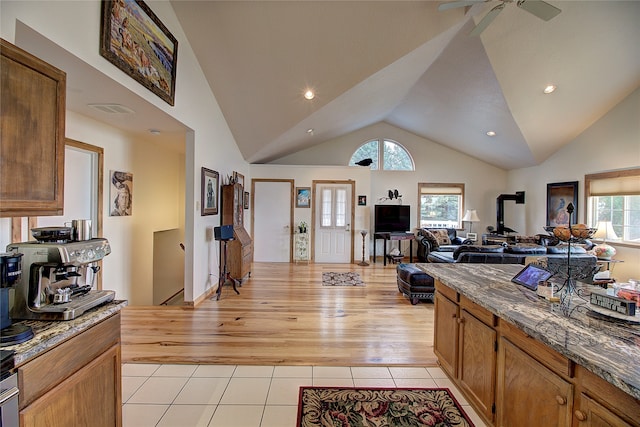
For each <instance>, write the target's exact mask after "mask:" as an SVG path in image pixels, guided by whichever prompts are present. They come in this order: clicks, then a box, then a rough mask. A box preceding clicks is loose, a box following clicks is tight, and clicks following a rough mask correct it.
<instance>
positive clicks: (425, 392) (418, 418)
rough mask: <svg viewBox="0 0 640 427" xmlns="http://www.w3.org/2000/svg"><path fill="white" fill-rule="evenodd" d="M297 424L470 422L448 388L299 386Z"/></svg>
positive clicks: (396, 426) (361, 426)
mask: <svg viewBox="0 0 640 427" xmlns="http://www.w3.org/2000/svg"><path fill="white" fill-rule="evenodd" d="M297 420H298V424H297V426H298V427H310V426H350V427H377V426H380V427H382V426H385V427H409V426H436V427H445V426H446V427H449V426H456V427H458V426H461V427H462V426H471V427H473V426H474V424H473V423H472V422H471V421H470V420H469V418H468V417H467V414H466V413H465V412H464V410H463V409H462V407H461V406H460V404H459V403H458V401H457V400H456V399H455V397H453V395H452V394H451V392H450V391H449V389H447V388H352V387H300V398H299V400H298V418H297Z"/></svg>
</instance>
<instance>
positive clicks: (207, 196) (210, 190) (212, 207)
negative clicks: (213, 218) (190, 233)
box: [200, 167, 220, 216]
mask: <svg viewBox="0 0 640 427" xmlns="http://www.w3.org/2000/svg"><path fill="white" fill-rule="evenodd" d="M201 175H202V177H201V191H202V193H201V198H200V200H201V202H200V203H201V205H202V207H201V212H200V215H201V216H204V215H217V214H218V189H219V180H220V174H218V172H216V171H213V170H211V169H207V168H205V167H203V168H202V172H201Z"/></svg>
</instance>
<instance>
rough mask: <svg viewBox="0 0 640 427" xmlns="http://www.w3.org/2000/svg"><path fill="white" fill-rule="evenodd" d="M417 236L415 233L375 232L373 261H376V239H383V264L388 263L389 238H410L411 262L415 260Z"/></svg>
mask: <svg viewBox="0 0 640 427" xmlns="http://www.w3.org/2000/svg"><path fill="white" fill-rule="evenodd" d="M415 238H416V236H414V234H413V233H374V234H373V262H376V240H378V239H382V240H383V241H384V243H383V249H382V259H383V263H384V264H383V265H387V240H408V241H409V262H413V240H414V239H415Z"/></svg>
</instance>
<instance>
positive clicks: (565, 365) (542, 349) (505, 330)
mask: <svg viewBox="0 0 640 427" xmlns="http://www.w3.org/2000/svg"><path fill="white" fill-rule="evenodd" d="M500 332H501V333H502V335H504V336H506V337H507V338H509V340H510V341H511V342H512V343H514V344H516V345H517V346H518V347H520V349H522V350H523V351H524V352H526V353H528V354H529V355H530V356H532V357H533V358H534V359H536V360H537V361H538V362H540V363H542V364H543V365H545V366H547V367H548V368H550V369H551V370H553V371H554V372H555V373H557V374H560V375H564V376H565V377H571V376H572V375H573V363H572V362H571V361H570V360H569V359H568V358H566V357H564V356H563V355H561V354H559V353H557V352H556V351H554V350H552V349H551V348H549V347H547V346H546V345H544V344H542V343H541V342H539V341H537V340H536V339H534V338H532V337H530V336H529V335H527V334H526V333H524V332H523V331H521V330H520V329H518V328H517V327H515V326H513V325H512V324H511V323H508V322H505V321H503V320H501V321H500Z"/></svg>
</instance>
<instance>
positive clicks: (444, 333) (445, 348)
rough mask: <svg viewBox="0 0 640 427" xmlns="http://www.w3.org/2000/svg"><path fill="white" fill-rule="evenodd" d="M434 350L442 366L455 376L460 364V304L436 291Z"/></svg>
mask: <svg viewBox="0 0 640 427" xmlns="http://www.w3.org/2000/svg"><path fill="white" fill-rule="evenodd" d="M434 318H435V327H434V337H433V350H434V353H435V354H436V356H438V360H439V361H440V366H441V367H442V369H444V370H445V371H446V372H447V373H448V374H449V375H451V376H452V377H453V378H456V377H457V365H458V328H459V324H458V304H456V303H454V302H453V301H451V300H450V299H449V298H447V297H445V296H443V295H442V294H441V293H439V292H436V296H435V314H434Z"/></svg>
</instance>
